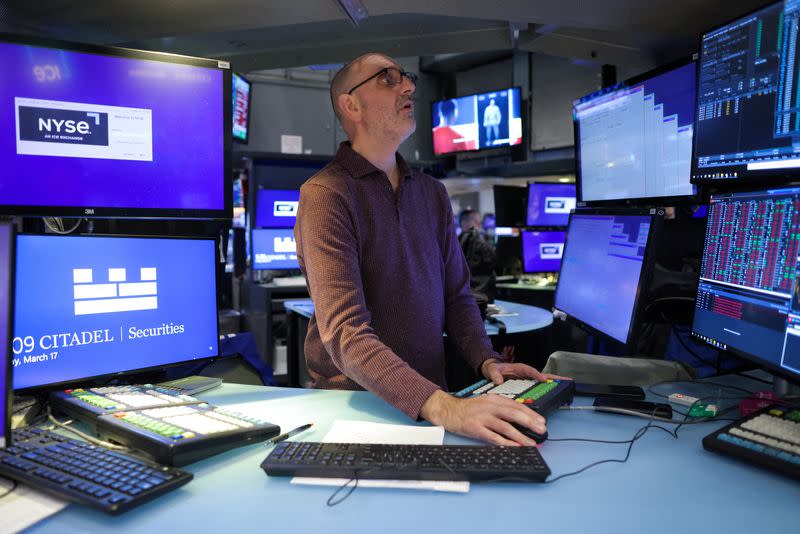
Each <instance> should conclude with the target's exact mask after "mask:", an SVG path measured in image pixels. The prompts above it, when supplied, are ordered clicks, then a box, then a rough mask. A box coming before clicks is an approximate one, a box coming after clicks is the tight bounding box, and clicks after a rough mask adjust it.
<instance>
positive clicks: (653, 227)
mask: <svg viewBox="0 0 800 534" xmlns="http://www.w3.org/2000/svg"><path fill="white" fill-rule="evenodd" d="M575 215H633V216H643V215H647V216H649V217H650V232H649V234H648V235H647V246H646V247H645V251H644V260H643V261H642V270H641V272H640V273H639V282H638V284H637V286H636V297H635V299H634V304H633V310H632V311H631V320H630V324H629V325H628V337H627V339H626V340H625V341H624V342H622V341H620V340H618V339H617V338H615V337H613V336H611V335H609V334H607V333H605V332H603V331H601V330H599V329H597V328H595V327H593V326H591V325H589V324H587V323H585V322H584V321H582V320H581V319H579V318H577V317H575V316H573V315H572V314H570V313H567V312H566V311H564V310H561V309H558V308H557V307H556V305H557V303H558V291H559V289H560V288H561V284H562V283H563V278H562V277H561V276H559V277H558V283H557V284H556V290H555V293H554V295H553V318H554V319H561V320H563V321H565V322H568V323H570V324H572V325H574V326H577V327H578V328H580V329H581V330H583V331H585V332H588V333H589V334H591V335H596V336H600V337H602V338H603V339H606V340H609V341H610V342H612V343H613V344H615V345H616V346H618V347H620V349H621V351H622V352H623V353H625V354H628V353H631V352H633V351H634V350H635V348H636V343H637V341H638V337H639V336H638V334H639V333H638V332H637V331H636V328H634V327H635V325H636V324H638V323H639V322H640V320H641V318H642V316H643V312H644V304H645V297H646V296H647V284H649V283H650V281H651V280H652V278H653V270H654V269H655V256H656V255H655V247H656V241H657V240H658V236H659V234H660V233H661V228H662V226H663V222H664V209H663V208H643V209H636V208H596V207H593V208H579V209H576V210H574V211H573V212H572V213H570V216H569V219H570V223H572V218H573V216H575ZM568 246H569V227H567V240H566V242H565V243H564V254H566V253H567V247H568ZM561 262H562V266H563V262H564V258H563V256H562V259H561Z"/></svg>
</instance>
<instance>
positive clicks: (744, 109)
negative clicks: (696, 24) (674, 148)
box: [692, 0, 800, 184]
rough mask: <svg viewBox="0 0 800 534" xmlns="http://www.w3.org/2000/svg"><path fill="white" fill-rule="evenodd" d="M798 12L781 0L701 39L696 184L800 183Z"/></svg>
mask: <svg viewBox="0 0 800 534" xmlns="http://www.w3.org/2000/svg"><path fill="white" fill-rule="evenodd" d="M798 14H800V4H798V3H797V2H796V1H794V0H787V1H785V2H775V3H772V4H770V5H768V6H766V7H763V8H761V9H757V10H755V11H752V12H750V13H748V14H746V15H743V16H741V17H738V18H736V19H735V20H733V21H731V22H729V23H727V24H724V25H722V26H720V27H718V28H716V29H713V30H710V31H707V32H705V33H703V34H702V35H701V37H700V60H699V67H698V90H697V95H698V99H697V120H696V134H695V149H694V150H695V151H694V157H693V161H692V164H693V167H692V180H693V181H694V182H696V183H714V184H720V183H722V182H726V183H740V184H743V183H762V184H766V183H769V182H773V183H774V182H779V181H788V180H793V179H797V178H800V155H798V149H797V147H798V143H800V100H798V94H800V93H799V92H798V83H797V79H798V67H800V62H798V61H797V60H796V54H797V51H796V49H797V39H798V34H797V18H798Z"/></svg>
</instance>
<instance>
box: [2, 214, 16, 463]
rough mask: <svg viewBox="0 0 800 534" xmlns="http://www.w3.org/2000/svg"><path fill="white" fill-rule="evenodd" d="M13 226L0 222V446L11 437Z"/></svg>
mask: <svg viewBox="0 0 800 534" xmlns="http://www.w3.org/2000/svg"><path fill="white" fill-rule="evenodd" d="M13 297H14V227H13V226H12V225H11V224H9V223H5V222H0V449H2V448H3V447H5V446H6V445H7V444H8V443H9V440H10V439H11V434H10V432H11V333H12V332H13V331H14V327H13V319H14V313H13V311H14V308H13V300H14V299H13Z"/></svg>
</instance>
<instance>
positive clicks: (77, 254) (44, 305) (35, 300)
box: [12, 235, 219, 390]
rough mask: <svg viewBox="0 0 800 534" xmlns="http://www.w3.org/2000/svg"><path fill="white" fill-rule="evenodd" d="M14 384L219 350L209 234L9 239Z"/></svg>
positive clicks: (79, 377) (46, 383)
mask: <svg viewBox="0 0 800 534" xmlns="http://www.w3.org/2000/svg"><path fill="white" fill-rule="evenodd" d="M16 273H17V274H16V290H15V306H14V339H13V343H12V351H13V359H14V389H15V390H29V389H35V388H43V387H54V386H56V385H64V384H69V383H75V382H79V381H83V380H88V379H92V378H95V377H100V376H107V375H115V374H120V373H127V372H130V371H133V370H144V369H150V368H160V367H163V366H166V365H171V364H175V363H180V362H185V361H189V360H196V359H201V358H209V357H214V356H217V355H218V354H219V345H218V325H217V290H216V287H217V285H216V244H215V240H214V239H182V238H181V239H178V238H149V237H96V236H43V235H19V236H17V260H16Z"/></svg>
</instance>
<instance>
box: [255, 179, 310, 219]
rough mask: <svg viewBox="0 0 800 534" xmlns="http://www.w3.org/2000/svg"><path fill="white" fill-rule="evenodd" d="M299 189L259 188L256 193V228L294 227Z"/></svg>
mask: <svg viewBox="0 0 800 534" xmlns="http://www.w3.org/2000/svg"><path fill="white" fill-rule="evenodd" d="M299 203H300V191H299V190H297V189H259V190H258V193H257V194H256V228H294V223H295V221H296V220H297V206H298V205H299Z"/></svg>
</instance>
